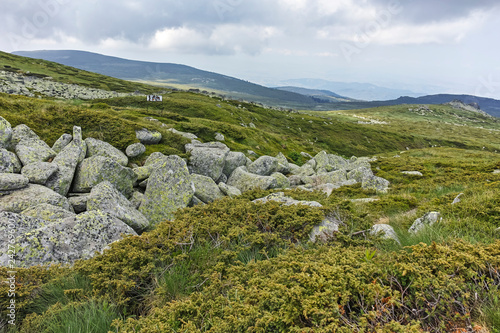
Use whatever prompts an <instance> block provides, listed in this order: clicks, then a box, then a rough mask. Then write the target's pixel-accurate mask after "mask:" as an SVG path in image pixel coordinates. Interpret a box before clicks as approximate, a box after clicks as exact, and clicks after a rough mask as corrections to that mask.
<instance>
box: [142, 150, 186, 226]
mask: <svg viewBox="0 0 500 333" xmlns="http://www.w3.org/2000/svg"><path fill="white" fill-rule="evenodd" d="M193 187H194V186H193V184H192V182H191V177H190V174H189V170H188V168H187V165H186V162H185V161H184V160H183V159H182V158H180V157H179V156H175V155H174V156H169V157H168V159H167V160H165V161H164V162H162V163H161V164H160V165H159V166H158V168H157V169H156V170H155V171H153V173H152V174H151V176H150V177H149V180H148V185H147V188H146V191H145V193H144V199H143V202H142V204H141V207H140V208H139V211H140V212H141V213H143V214H144V216H146V218H147V219H148V220H149V221H150V222H151V223H152V224H156V223H159V222H161V221H165V220H172V219H173V218H174V212H175V211H176V210H177V209H179V208H185V207H187V206H188V205H189V203H190V202H191V199H192V198H193V196H194V191H195V189H194V188H193Z"/></svg>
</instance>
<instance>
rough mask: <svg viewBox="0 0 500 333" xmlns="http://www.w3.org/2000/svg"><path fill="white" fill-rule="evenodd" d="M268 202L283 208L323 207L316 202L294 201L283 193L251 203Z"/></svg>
mask: <svg viewBox="0 0 500 333" xmlns="http://www.w3.org/2000/svg"><path fill="white" fill-rule="evenodd" d="M269 201H275V202H280V203H282V204H283V205H284V206H292V205H303V206H310V207H318V208H321V207H323V205H322V204H320V203H319V202H316V201H300V200H295V199H294V198H290V197H287V196H285V193H284V192H276V193H273V194H270V195H268V196H267V197H264V198H260V199H255V200H253V201H252V202H254V203H267V202H269Z"/></svg>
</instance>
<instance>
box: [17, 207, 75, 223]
mask: <svg viewBox="0 0 500 333" xmlns="http://www.w3.org/2000/svg"><path fill="white" fill-rule="evenodd" d="M21 215H25V216H31V217H35V218H38V219H42V220H45V221H57V220H60V219H65V218H68V217H72V216H75V213H72V212H70V211H68V210H66V209H63V208H61V207H59V206H53V205H51V204H47V203H44V204H40V205H36V206H33V207H31V208H28V209H26V210H24V211H22V212H21Z"/></svg>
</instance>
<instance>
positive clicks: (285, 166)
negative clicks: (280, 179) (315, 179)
mask: <svg viewBox="0 0 500 333" xmlns="http://www.w3.org/2000/svg"><path fill="white" fill-rule="evenodd" d="M276 159H277V160H278V172H279V173H282V174H284V175H287V174H289V173H290V163H288V160H287V158H286V156H285V155H283V153H281V152H280V153H278V155H276Z"/></svg>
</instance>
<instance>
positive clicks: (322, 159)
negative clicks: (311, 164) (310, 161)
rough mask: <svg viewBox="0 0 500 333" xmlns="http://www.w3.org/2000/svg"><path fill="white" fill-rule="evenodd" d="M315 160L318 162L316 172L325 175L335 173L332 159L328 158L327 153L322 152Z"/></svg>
mask: <svg viewBox="0 0 500 333" xmlns="http://www.w3.org/2000/svg"><path fill="white" fill-rule="evenodd" d="M314 160H315V161H316V172H318V173H324V172H330V171H333V169H334V168H333V166H332V165H331V164H330V159H329V158H328V154H327V153H326V151H324V150H323V151H321V152H319V153H318V154H316V156H314Z"/></svg>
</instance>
